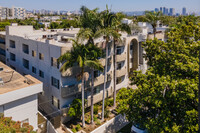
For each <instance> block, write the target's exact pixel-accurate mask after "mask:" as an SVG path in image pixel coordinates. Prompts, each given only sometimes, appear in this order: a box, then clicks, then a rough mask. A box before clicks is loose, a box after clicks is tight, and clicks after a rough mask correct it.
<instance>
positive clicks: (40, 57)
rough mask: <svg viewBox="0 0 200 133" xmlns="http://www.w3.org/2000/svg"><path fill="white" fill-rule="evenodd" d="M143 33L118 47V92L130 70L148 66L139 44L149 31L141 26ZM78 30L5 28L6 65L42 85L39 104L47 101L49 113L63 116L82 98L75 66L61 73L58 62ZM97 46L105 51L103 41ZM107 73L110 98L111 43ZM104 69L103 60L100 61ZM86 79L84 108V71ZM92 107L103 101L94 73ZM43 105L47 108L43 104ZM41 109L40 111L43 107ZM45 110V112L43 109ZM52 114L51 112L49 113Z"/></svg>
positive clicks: (87, 93) (101, 75)
mask: <svg viewBox="0 0 200 133" xmlns="http://www.w3.org/2000/svg"><path fill="white" fill-rule="evenodd" d="M140 26H141V28H142V31H141V33H137V34H134V35H127V34H125V33H122V36H121V39H122V42H120V43H116V45H117V55H116V62H117V69H116V70H115V71H116V77H117V84H116V89H117V91H118V90H119V89H121V88H123V87H127V86H129V76H130V75H131V72H132V70H141V71H143V72H145V71H146V69H147V65H146V64H147V62H146V61H145V60H144V58H143V52H144V51H143V48H142V42H144V41H145V40H146V39H147V33H148V27H147V26H146V24H145V23H141V24H140ZM78 31H79V29H67V30H49V31H41V30H40V31H34V30H33V27H32V26H17V25H12V26H8V27H6V64H7V65H9V66H10V67H12V68H13V69H15V70H16V71H18V72H19V73H21V74H23V75H27V74H30V75H32V76H33V77H35V78H36V79H39V80H40V81H42V82H43V88H44V92H43V94H42V95H41V96H40V97H41V100H42V101H50V102H49V103H50V104H51V106H52V108H51V109H49V108H48V110H47V111H50V110H52V112H55V111H58V112H59V111H60V112H62V113H65V111H66V110H65V109H66V108H67V107H69V105H70V104H71V102H72V101H73V99H75V98H81V81H77V76H78V74H79V72H80V68H79V67H78V66H74V67H72V68H70V69H68V70H67V71H66V72H64V73H61V72H60V71H59V68H60V66H61V65H62V64H58V63H57V59H58V58H59V57H60V56H61V55H62V54H64V53H65V52H66V51H70V50H71V48H72V41H70V39H72V38H75V37H76V34H77V33H78ZM95 43H96V45H97V46H99V47H101V48H102V49H104V43H105V40H104V39H103V38H99V39H96V40H95ZM108 45H109V50H108V51H109V52H108V70H107V83H106V88H107V89H106V96H107V97H110V96H112V95H113V91H114V88H113V86H114V81H113V80H114V78H113V77H114V63H113V62H114V56H115V55H114V52H113V48H114V43H113V41H112V40H111V41H110V42H109V44H108ZM100 61H101V63H102V65H103V66H105V59H104V58H101V59H100ZM87 71H88V73H89V79H88V81H86V85H85V99H87V103H86V106H87V107H89V106H90V102H91V98H90V93H91V92H90V88H91V70H90V69H87ZM94 77H95V82H94V103H97V102H100V101H102V95H103V85H104V73H102V72H100V71H94ZM45 105H46V104H45ZM45 105H44V106H45ZM44 106H43V107H44ZM44 110H45V109H44ZM49 113H51V112H49Z"/></svg>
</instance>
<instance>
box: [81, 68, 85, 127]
mask: <svg viewBox="0 0 200 133" xmlns="http://www.w3.org/2000/svg"><path fill="white" fill-rule="evenodd" d="M81 73H82V84H81V91H82V126H83V127H85V119H84V99H85V98H84V78H85V76H84V68H82V72H81Z"/></svg>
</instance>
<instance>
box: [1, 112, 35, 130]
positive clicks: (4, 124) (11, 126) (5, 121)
mask: <svg viewBox="0 0 200 133" xmlns="http://www.w3.org/2000/svg"><path fill="white" fill-rule="evenodd" d="M0 132H1V133H19V132H20V133H28V132H29V133H34V131H33V126H31V125H29V124H28V123H23V124H21V122H19V121H17V122H16V121H13V120H12V118H11V117H4V116H3V115H2V114H0Z"/></svg>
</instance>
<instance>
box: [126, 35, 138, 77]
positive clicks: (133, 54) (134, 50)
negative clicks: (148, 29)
mask: <svg viewBox="0 0 200 133" xmlns="http://www.w3.org/2000/svg"><path fill="white" fill-rule="evenodd" d="M128 53H129V61H130V62H129V76H130V74H131V73H132V71H134V70H137V69H138V66H139V44H138V41H137V39H132V40H131V42H130V44H129V52H128Z"/></svg>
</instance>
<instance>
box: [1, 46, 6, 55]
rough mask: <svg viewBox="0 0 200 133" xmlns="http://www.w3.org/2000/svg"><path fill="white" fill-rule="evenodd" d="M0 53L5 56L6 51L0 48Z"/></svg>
mask: <svg viewBox="0 0 200 133" xmlns="http://www.w3.org/2000/svg"><path fill="white" fill-rule="evenodd" d="M0 55H3V56H6V51H5V50H4V49H1V48H0Z"/></svg>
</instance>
